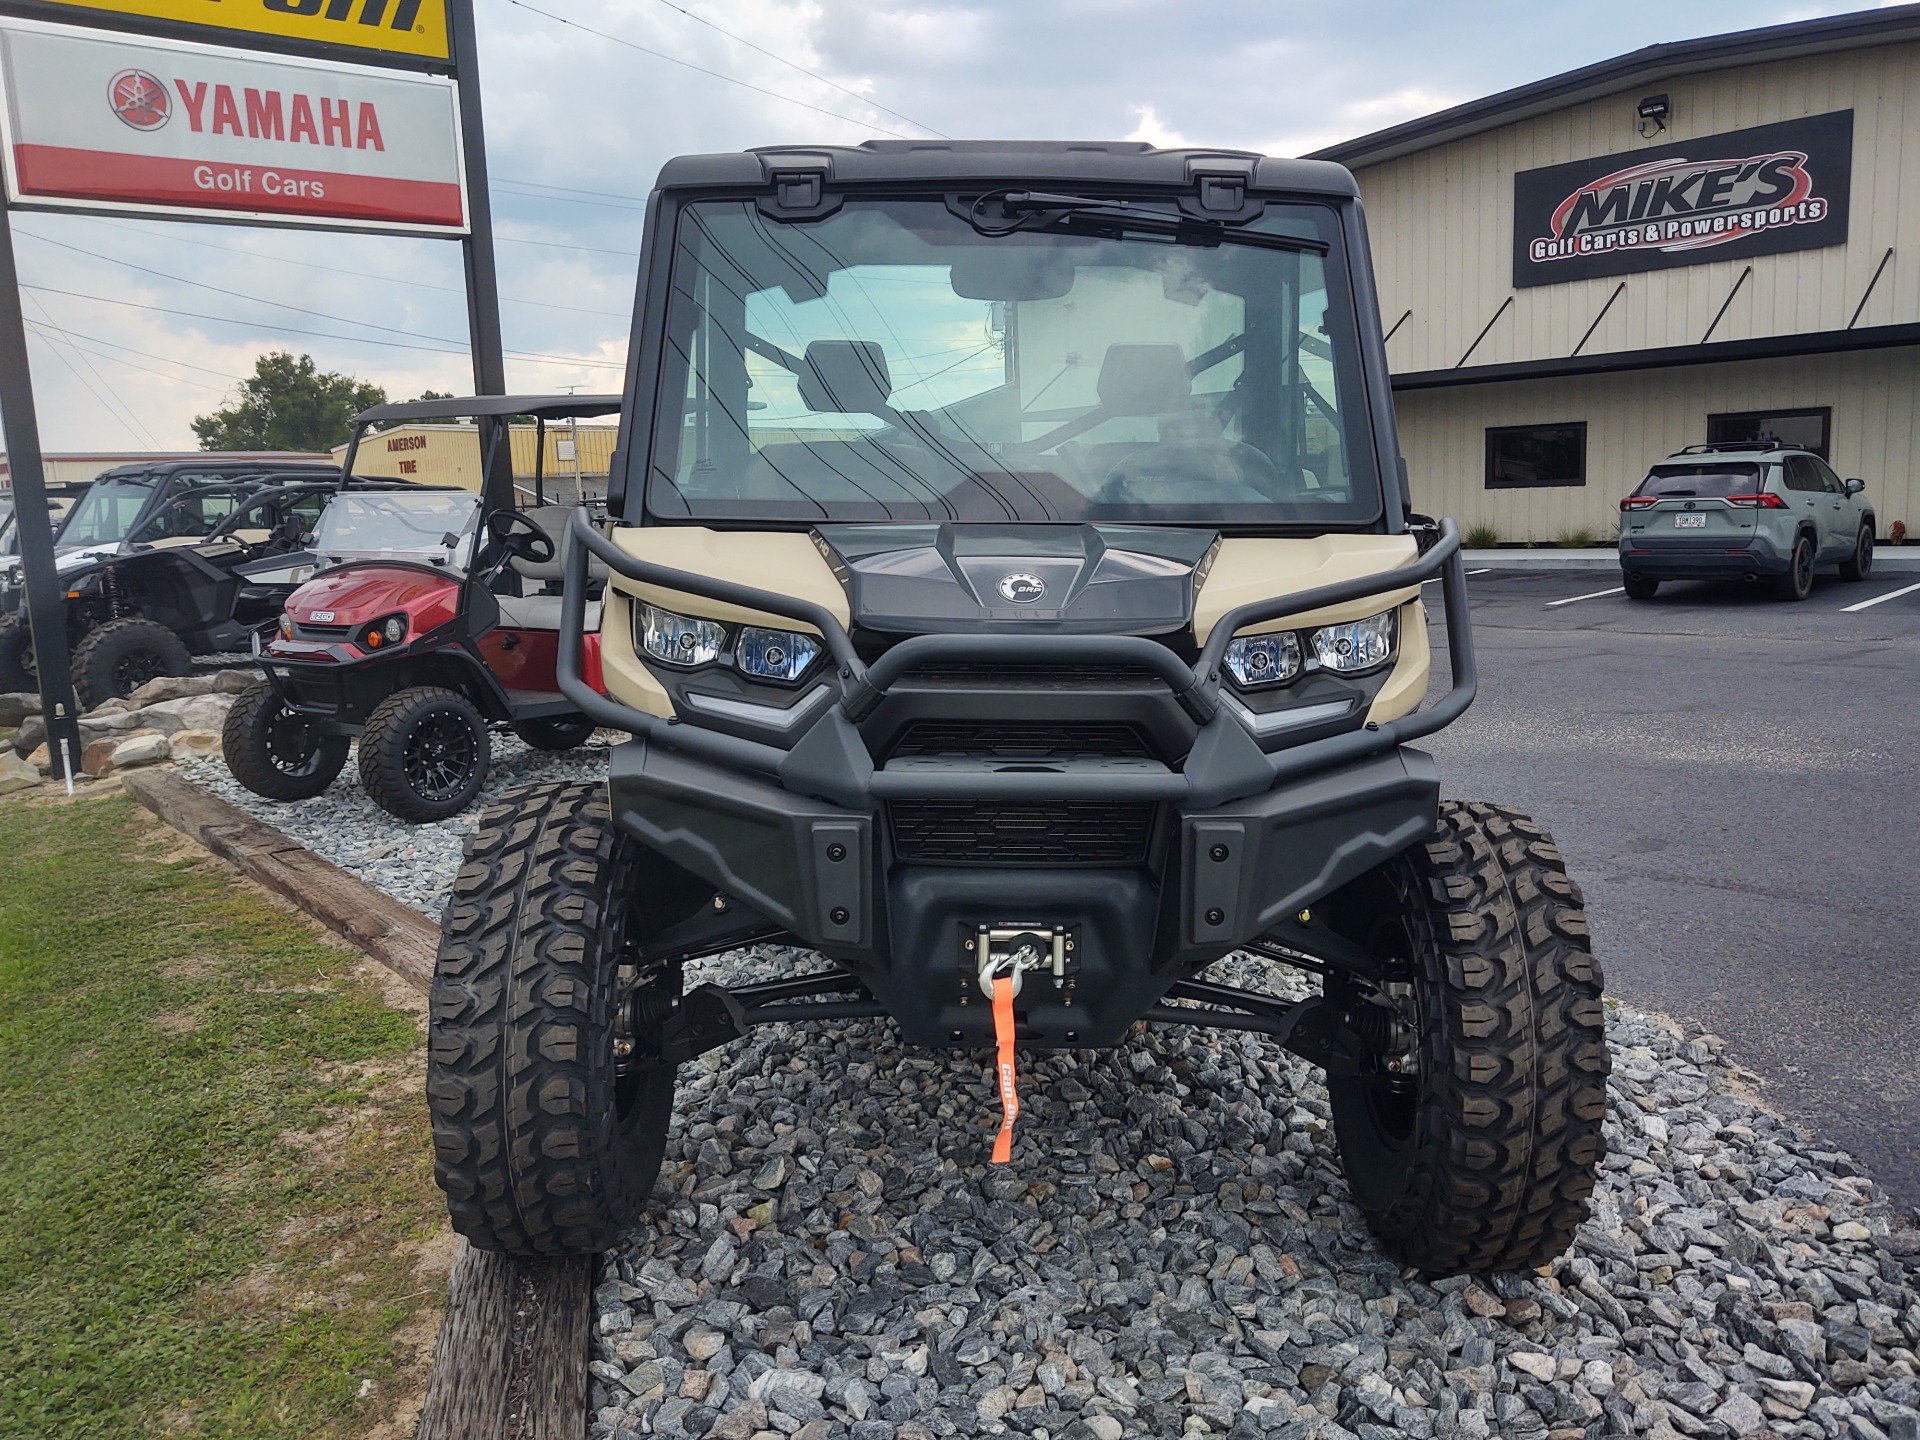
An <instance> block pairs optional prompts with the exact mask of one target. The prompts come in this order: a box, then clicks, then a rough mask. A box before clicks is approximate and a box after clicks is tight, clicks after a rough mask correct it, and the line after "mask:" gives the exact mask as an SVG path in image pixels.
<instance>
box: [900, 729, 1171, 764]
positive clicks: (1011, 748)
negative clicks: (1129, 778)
mask: <svg viewBox="0 0 1920 1440" xmlns="http://www.w3.org/2000/svg"><path fill="white" fill-rule="evenodd" d="M919 755H952V756H975V757H980V756H984V757H990V758H992V759H995V760H1070V759H1073V758H1074V757H1076V756H1081V755H1101V756H1127V757H1130V758H1135V759H1148V758H1151V757H1152V755H1153V751H1152V749H1151V747H1149V746H1148V744H1147V742H1146V739H1145V738H1144V737H1143V736H1142V735H1141V734H1140V732H1139V731H1138V730H1137V729H1135V728H1134V727H1133V726H1131V725H1114V724H1088V725H1076V724H1061V723H1056V722H1052V721H1046V720H1004V721H992V722H986V721H974V720H916V721H914V722H913V723H912V724H911V725H909V726H907V728H906V729H905V730H904V731H903V732H901V735H900V738H899V740H897V741H896V742H895V743H894V746H893V750H892V753H891V754H890V755H889V756H888V758H889V759H894V758H898V757H901V756H919Z"/></svg>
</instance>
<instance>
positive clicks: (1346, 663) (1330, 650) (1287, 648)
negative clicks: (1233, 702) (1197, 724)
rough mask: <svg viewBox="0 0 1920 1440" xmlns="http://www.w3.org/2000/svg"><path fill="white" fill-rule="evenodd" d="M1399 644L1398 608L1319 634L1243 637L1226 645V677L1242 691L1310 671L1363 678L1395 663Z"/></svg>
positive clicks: (1281, 682)
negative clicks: (1360, 676) (1372, 671)
mask: <svg viewBox="0 0 1920 1440" xmlns="http://www.w3.org/2000/svg"><path fill="white" fill-rule="evenodd" d="M1399 641H1400V617H1399V611H1398V610H1397V609H1396V610H1383V611H1381V612H1380V613H1379V614H1378V615H1369V616H1368V617H1367V618H1366V619H1364V620H1354V621H1350V622H1348V623H1347V624H1344V625H1323V626H1321V627H1320V628H1319V629H1318V630H1274V631H1269V632H1268V633H1266V634H1263V635H1242V636H1240V637H1239V638H1238V639H1237V640H1235V641H1234V642H1233V643H1232V644H1231V645H1229V646H1227V653H1226V656H1225V659H1226V666H1227V673H1228V674H1230V675H1232V676H1233V680H1234V683H1235V684H1236V685H1238V686H1239V687H1240V688H1241V689H1243V690H1257V689H1260V688H1262V687H1264V686H1268V685H1285V684H1286V683H1287V682H1288V681H1290V680H1294V679H1297V678H1298V677H1299V676H1300V674H1301V672H1302V671H1304V670H1309V669H1313V670H1331V671H1333V672H1334V673H1335V674H1339V675H1363V674H1365V673H1366V672H1367V671H1369V670H1377V669H1379V668H1380V667H1381V666H1382V665H1385V664H1387V663H1388V662H1389V661H1391V660H1392V659H1393V657H1394V654H1395V652H1396V651H1397V650H1398V649H1399Z"/></svg>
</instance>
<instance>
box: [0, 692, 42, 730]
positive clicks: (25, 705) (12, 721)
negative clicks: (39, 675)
mask: <svg viewBox="0 0 1920 1440" xmlns="http://www.w3.org/2000/svg"><path fill="white" fill-rule="evenodd" d="M39 713H40V697H39V696H38V695H29V694H23V693H19V692H8V693H6V694H0V725H18V724H19V723H20V722H21V721H22V720H25V719H26V718H27V717H28V716H29V715H38V714H39Z"/></svg>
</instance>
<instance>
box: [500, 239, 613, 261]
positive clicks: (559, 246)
mask: <svg viewBox="0 0 1920 1440" xmlns="http://www.w3.org/2000/svg"><path fill="white" fill-rule="evenodd" d="M493 238H494V241H495V243H497V244H501V245H538V246H541V247H542V248H543V249H547V250H580V251H584V252H585V253H586V254H588V255H618V256H620V257H621V258H622V259H624V260H638V259H639V258H640V252H639V251H638V250H606V249H602V248H601V247H599V246H597V245H575V244H572V243H571V242H569V241H565V240H528V239H526V238H524V237H523V236H519V235H496V236H494V237H493Z"/></svg>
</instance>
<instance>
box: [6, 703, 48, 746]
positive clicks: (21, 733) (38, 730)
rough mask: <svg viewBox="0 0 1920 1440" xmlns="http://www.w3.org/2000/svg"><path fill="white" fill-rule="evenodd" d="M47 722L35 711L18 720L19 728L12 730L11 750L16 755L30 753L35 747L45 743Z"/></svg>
mask: <svg viewBox="0 0 1920 1440" xmlns="http://www.w3.org/2000/svg"><path fill="white" fill-rule="evenodd" d="M46 739H47V722H46V721H44V720H42V719H41V718H40V716H39V715H38V714H37V713H36V714H33V715H29V716H27V717H26V719H24V720H22V721H21V722H20V728H19V729H17V730H15V731H14V732H13V750H14V753H15V754H16V755H31V754H32V753H33V752H34V750H35V748H36V747H38V746H40V745H43V744H45V743H46Z"/></svg>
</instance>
